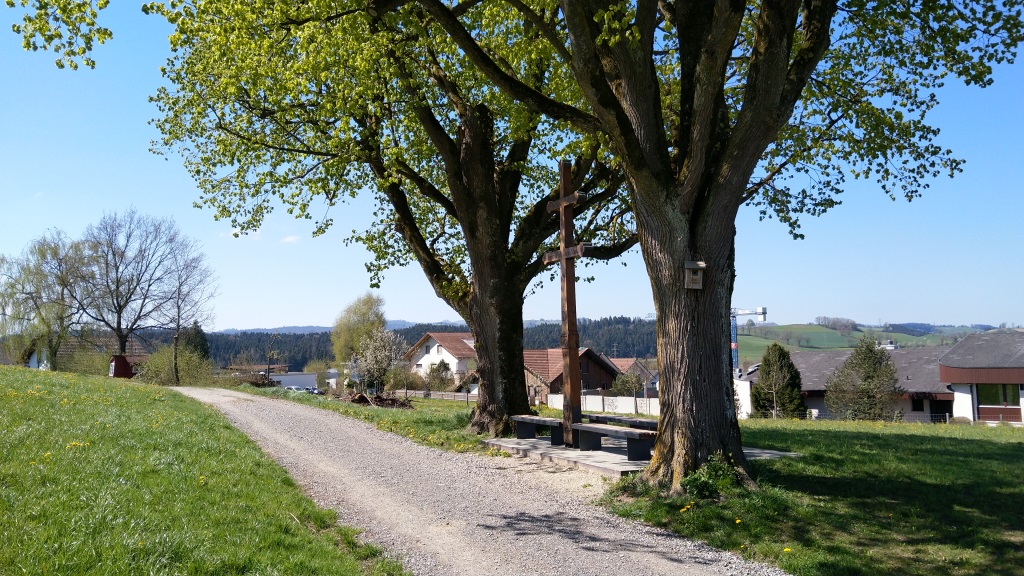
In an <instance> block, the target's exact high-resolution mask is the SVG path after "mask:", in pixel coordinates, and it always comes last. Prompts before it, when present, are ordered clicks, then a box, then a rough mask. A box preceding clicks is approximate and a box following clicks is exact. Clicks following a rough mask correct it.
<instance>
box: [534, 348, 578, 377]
mask: <svg viewBox="0 0 1024 576" xmlns="http://www.w3.org/2000/svg"><path fill="white" fill-rule="evenodd" d="M583 350H586V348H584V349H583ZM583 350H580V354H583ZM523 364H525V365H526V368H527V370H529V371H531V372H533V373H534V374H536V375H537V376H538V377H539V378H541V379H542V380H544V381H545V382H554V381H555V379H556V378H558V377H559V376H561V375H562V349H561V348H547V349H544V350H523Z"/></svg>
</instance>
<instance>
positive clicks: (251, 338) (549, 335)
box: [156, 316, 981, 370]
mask: <svg viewBox="0 0 1024 576" xmlns="http://www.w3.org/2000/svg"><path fill="white" fill-rule="evenodd" d="M523 324H524V329H523V347H524V348H557V347H558V346H559V345H560V341H561V334H562V327H561V321H554V320H527V321H524V322H523ZM855 326H856V328H855V329H852V330H850V329H849V328H850V327H849V326H846V327H844V328H843V329H842V331H839V330H834V329H831V328H826V327H825V326H820V325H818V324H789V325H781V326H780V325H775V324H771V323H763V324H757V325H753V326H751V325H748V324H746V323H743V322H741V323H740V325H739V327H738V328H739V350H740V363H741V364H742V365H745V366H749V365H750V364H754V363H757V362H760V361H761V357H762V356H763V355H764V351H765V349H766V348H767V347H768V345H769V344H771V343H772V342H778V343H780V344H782V345H783V346H785V347H786V348H788V349H790V350H822V349H836V348H852V347H854V346H856V344H857V341H858V340H860V339H861V338H862V337H864V336H867V337H869V338H872V339H874V340H878V341H881V342H885V341H888V340H892V341H893V342H894V343H896V344H898V345H900V346H901V347H904V348H907V347H917V346H952V345H953V344H955V343H956V342H957V341H958V340H959V339H960V338H962V337H963V336H965V335H966V334H970V333H973V332H978V331H980V330H979V328H981V326H978V325H975V326H969V327H968V326H937V325H932V324H927V323H920V322H904V323H901V324H887V325H885V326H865V325H855ZM387 327H388V329H390V330H394V331H396V332H398V334H399V335H400V336H402V337H403V338H404V339H405V341H406V342H408V343H409V344H410V345H412V344H414V343H415V342H416V341H417V340H419V339H420V338H421V337H422V336H423V335H424V334H426V333H428V332H468V331H469V328H468V327H467V326H466V325H465V324H463V323H460V322H454V321H442V322H435V323H422V324H420V323H414V322H409V321H406V320H391V321H389V322H388V324H387ZM330 332H331V327H329V326H282V327H279V328H257V329H248V330H235V329H232V330H222V331H220V332H215V333H212V334H208V337H209V340H210V347H211V351H212V355H213V356H214V360H215V362H217V364H219V365H221V366H226V365H228V364H240V363H245V362H240V360H242V359H247V358H251V359H253V360H255V361H256V362H262V361H264V359H265V357H266V351H267V350H268V348H269V347H270V346H271V343H270V340H269V339H270V337H271V336H272V335H273V334H277V335H278V336H277V340H276V341H275V342H274V343H273V347H274V348H275V350H276V352H277V354H278V355H279V357H280V358H281V359H282V361H284V362H286V363H288V364H289V367H290V369H291V370H301V369H302V366H304V365H305V363H306V362H307V361H309V360H315V359H331V358H332V353H331V345H330ZM579 332H580V346H582V347H586V348H592V349H594V351H596V352H598V353H603V354H607V355H608V356H611V357H620V358H654V357H655V356H657V339H656V337H655V332H654V320H651V319H646V318H628V317H624V316H619V317H610V318H601V319H598V320H594V319H590V318H580V319H579ZM156 340H158V341H160V340H163V338H157V339H156ZM167 340H168V341H169V337H168V338H167Z"/></svg>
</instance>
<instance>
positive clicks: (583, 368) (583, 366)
mask: <svg viewBox="0 0 1024 576" xmlns="http://www.w3.org/2000/svg"><path fill="white" fill-rule="evenodd" d="M580 374H590V363H589V362H587V361H586V360H580Z"/></svg>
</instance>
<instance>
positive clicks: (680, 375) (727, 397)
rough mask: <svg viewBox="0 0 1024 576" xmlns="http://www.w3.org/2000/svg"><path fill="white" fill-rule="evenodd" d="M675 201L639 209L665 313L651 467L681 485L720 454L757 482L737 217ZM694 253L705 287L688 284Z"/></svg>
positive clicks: (654, 477) (660, 318)
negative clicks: (743, 435)
mask: <svg viewBox="0 0 1024 576" xmlns="http://www.w3.org/2000/svg"><path fill="white" fill-rule="evenodd" d="M673 208H674V207H672V206H669V205H666V206H663V208H662V209H661V210H658V211H655V212H652V211H646V212H641V211H638V225H639V226H640V228H641V235H640V243H641V247H642V250H643V254H644V260H645V262H646V264H647V270H648V273H649V274H650V278H651V288H652V290H653V293H654V307H655V311H656V313H657V324H656V330H657V337H658V364H659V370H660V372H659V379H660V382H661V384H660V401H661V424H660V426H659V430H660V432H659V434H658V438H657V440H656V441H655V445H654V455H653V457H652V459H651V464H650V465H649V466H648V467H647V470H646V472H645V475H646V478H647V479H648V480H649V481H651V482H653V483H658V484H667V485H668V486H669V487H670V488H672V489H678V486H679V481H680V480H681V479H682V478H683V477H684V476H686V475H687V474H690V473H692V472H694V471H695V470H697V469H698V468H699V467H700V466H701V465H702V464H704V463H705V462H707V461H708V459H709V458H710V457H711V456H712V455H713V454H718V455H720V456H721V457H723V458H724V460H725V461H726V462H730V463H731V464H732V465H733V466H734V467H735V469H736V470H737V472H738V473H739V475H740V477H741V479H742V480H743V482H744V483H747V484H750V483H751V481H750V478H749V475H748V473H747V471H746V458H745V457H744V455H743V448H742V444H741V442H740V431H739V424H738V422H737V419H736V406H735V401H734V392H733V384H732V375H731V369H730V355H729V314H730V308H731V299H732V288H733V278H734V260H735V258H734V247H733V244H734V237H735V230H736V228H735V224H734V219H732V218H725V219H721V218H707V217H704V218H700V217H693V216H689V215H680V214H679V213H678V211H677V210H674V209H673ZM687 216H689V217H687ZM680 231H683V232H682V233H680ZM687 260H693V261H698V260H699V261H703V262H704V263H705V265H706V268H705V269H704V271H703V287H702V288H701V289H699V290H696V289H685V288H684V286H685V281H686V274H687V273H688V272H687V270H686V262H687Z"/></svg>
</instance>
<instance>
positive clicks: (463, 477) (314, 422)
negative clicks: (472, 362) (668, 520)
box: [177, 388, 784, 576]
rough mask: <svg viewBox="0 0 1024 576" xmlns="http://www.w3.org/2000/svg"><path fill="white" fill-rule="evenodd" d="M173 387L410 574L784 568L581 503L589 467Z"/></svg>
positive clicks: (588, 487) (595, 479)
mask: <svg viewBox="0 0 1024 576" xmlns="http://www.w3.org/2000/svg"><path fill="white" fill-rule="evenodd" d="M177 390H178V391H179V392H181V393H183V394H186V395H188V396H191V397H193V398H196V399H198V400H200V401H202V402H205V403H207V404H209V405H211V406H214V407H215V408H216V409H218V410H219V411H220V412H222V413H223V414H224V415H225V416H226V417H227V418H228V420H229V421H230V422H231V423H232V424H233V425H234V426H236V427H237V428H239V429H240V430H242V431H243V432H245V433H246V434H248V435H249V437H250V438H252V439H253V440H254V441H255V442H256V443H257V444H259V445H260V446H261V447H262V448H263V450H264V451H265V452H266V453H267V454H269V455H270V456H271V457H273V458H274V459H275V460H276V461H277V462H279V463H280V464H281V465H282V466H284V467H285V468H286V469H287V470H288V472H289V473H290V474H291V476H292V477H293V478H294V479H295V481H296V482H297V483H298V484H299V485H301V486H302V487H303V489H304V490H305V491H306V492H307V493H308V494H309V495H310V497H311V498H313V500H314V501H316V502H317V503H318V504H319V505H321V506H323V507H328V508H333V509H335V510H337V511H338V513H339V516H340V520H341V522H342V523H343V524H346V525H349V526H355V527H359V528H362V529H364V530H365V533H364V535H365V538H366V540H368V541H370V542H373V543H375V544H377V545H379V546H381V547H382V548H384V549H385V550H387V551H389V552H390V553H392V554H394V555H395V556H397V557H398V558H399V559H401V560H402V562H403V563H404V564H405V565H406V567H407V568H408V569H410V570H412V571H413V572H414V573H415V574H417V575H424V576H428V575H429V576H463V575H485V574H495V575H498V574H500V575H503V576H510V575H518V574H521V575H534V574H545V575H547V574H551V575H576V574H580V575H583V574H588V575H594V574H614V575H616V576H624V575H631V574H635V575H645V576H646V575H661V574H664V575H669V574H671V575H672V576H679V575H689V574H692V575H698V574H700V575H704V574H756V575H761V574H764V575H777V574H784V573H783V572H781V571H779V570H778V569H775V568H771V567H768V566H764V565H759V564H752V563H749V562H746V561H744V560H743V559H741V558H739V557H737V556H734V555H732V554H728V553H724V552H721V551H718V550H715V549H713V548H710V547H708V546H705V545H702V544H698V543H693V542H690V541H688V540H685V539H682V538H678V537H676V536H673V535H671V534H669V533H666V532H664V531H661V530H657V529H654V528H650V527H647V526H643V525H641V524H637V523H634V522H630V521H627V520H623V519H621V518H619V517H616V516H613V515H611V514H608V513H607V512H605V511H604V510H602V509H600V508H598V507H596V506H593V505H591V504H589V502H590V501H592V500H593V499H594V498H595V497H596V496H598V495H599V494H600V493H601V492H602V491H603V489H604V482H603V480H602V478H601V477H600V476H598V475H594V474H591V473H587V472H580V471H577V470H565V469H561V468H558V467H554V466H551V465H546V464H541V463H538V462H535V461H531V460H527V459H523V458H492V457H485V456H476V455H470V454H454V453H449V452H443V451H440V450H436V449H433V448H428V447H424V446H420V445H418V444H415V443H413V442H411V441H409V440H408V439H406V438H402V437H399V436H396V435H394V434H390V433H386V432H381V431H379V430H377V429H375V428H373V427H372V426H370V425H368V424H366V423H364V422H361V421H358V420H353V419H351V418H346V417H344V416H340V415H338V414H336V413H333V412H329V411H326V410H321V409H318V408H312V407H309V406H305V405H302V404H298V403H294V402H289V401H286V400H278V399H270V398H263V397H259V396H253V395H249V394H245V393H242V392H236V391H230V390H220V389H208V388H178V389H177Z"/></svg>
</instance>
